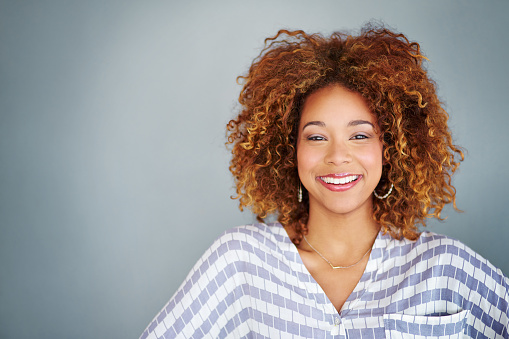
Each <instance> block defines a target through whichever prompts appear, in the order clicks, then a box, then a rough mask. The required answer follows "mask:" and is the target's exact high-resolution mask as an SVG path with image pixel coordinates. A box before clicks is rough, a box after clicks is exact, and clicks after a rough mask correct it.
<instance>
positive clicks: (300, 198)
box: [297, 182, 302, 202]
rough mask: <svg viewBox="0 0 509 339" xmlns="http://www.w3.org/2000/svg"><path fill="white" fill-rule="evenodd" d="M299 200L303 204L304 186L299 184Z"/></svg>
mask: <svg viewBox="0 0 509 339" xmlns="http://www.w3.org/2000/svg"><path fill="white" fill-rule="evenodd" d="M297 200H298V201H299V202H302V184H301V183H300V182H299V193H298V195H297Z"/></svg>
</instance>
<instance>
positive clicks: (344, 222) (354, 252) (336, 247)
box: [301, 209, 380, 260]
mask: <svg viewBox="0 0 509 339" xmlns="http://www.w3.org/2000/svg"><path fill="white" fill-rule="evenodd" d="M307 226H308V235H307V236H306V237H307V239H308V241H309V242H310V243H311V244H312V245H313V246H314V247H315V248H317V249H319V250H320V252H322V253H323V254H325V253H327V255H328V256H329V257H330V258H329V259H330V260H334V259H335V258H338V259H344V258H345V256H353V257H360V255H362V254H364V253H365V252H366V250H368V249H369V248H371V246H372V245H373V242H374V240H375V238H376V236H377V234H378V232H379V231H380V226H379V225H378V224H377V223H376V222H375V221H374V220H373V217H372V211H371V210H365V211H358V213H351V214H346V215H342V214H339V215H338V214H325V213H320V212H317V211H315V210H312V209H311V210H310V213H309V219H308V224H307ZM302 246H305V247H304V248H303V247H302ZM306 247H307V245H303V244H302V243H301V249H305V250H309V248H306ZM324 252H325V253H324Z"/></svg>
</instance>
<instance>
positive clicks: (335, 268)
mask: <svg viewBox="0 0 509 339" xmlns="http://www.w3.org/2000/svg"><path fill="white" fill-rule="evenodd" d="M303 236H304V240H305V241H306V243H307V244H308V245H309V247H311V248H312V249H313V251H315V252H316V254H318V255H319V256H320V257H322V259H323V260H325V261H326V262H327V264H329V265H330V267H332V269H334V270H337V269H340V268H350V267H354V266H355V265H357V264H358V263H360V262H361V261H362V259H364V257H365V256H366V255H367V254H368V253H369V252H370V251H371V248H369V249H368V251H367V252H366V253H364V255H363V256H362V258H360V259H359V261H357V262H356V263H355V264H352V265H349V266H334V265H332V263H331V262H330V261H329V260H327V258H325V257H324V256H323V255H322V253H320V252H318V251H317V250H316V248H314V247H313V245H311V244H310V243H309V241H308V239H307V238H306V236H305V235H304V234H303Z"/></svg>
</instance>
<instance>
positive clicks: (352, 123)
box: [348, 120, 375, 128]
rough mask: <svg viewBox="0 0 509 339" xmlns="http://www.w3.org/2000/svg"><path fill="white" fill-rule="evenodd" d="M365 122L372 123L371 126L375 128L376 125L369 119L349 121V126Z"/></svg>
mask: <svg viewBox="0 0 509 339" xmlns="http://www.w3.org/2000/svg"><path fill="white" fill-rule="evenodd" d="M363 124H368V125H371V127H373V128H375V125H373V124H372V123H371V122H369V121H367V120H352V121H350V122H349V123H348V127H350V126H358V125H363Z"/></svg>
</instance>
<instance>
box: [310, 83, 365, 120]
mask: <svg viewBox="0 0 509 339" xmlns="http://www.w3.org/2000/svg"><path fill="white" fill-rule="evenodd" d="M315 119H319V120H323V119H325V120H333V121H338V120H350V119H354V120H355V119H363V120H367V121H371V122H373V123H374V121H375V117H374V115H373V114H372V113H371V111H370V110H369V107H368V105H367V103H366V101H365V99H364V98H363V97H362V96H361V95H360V94H359V93H357V92H353V91H350V90H348V89H346V88H344V87H341V86H339V85H335V86H329V87H325V88H322V89H319V90H317V91H316V92H314V93H312V94H311V95H309V97H308V98H307V99H306V101H305V102H304V106H303V108H302V113H301V126H302V123H303V122H305V121H309V120H315Z"/></svg>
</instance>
